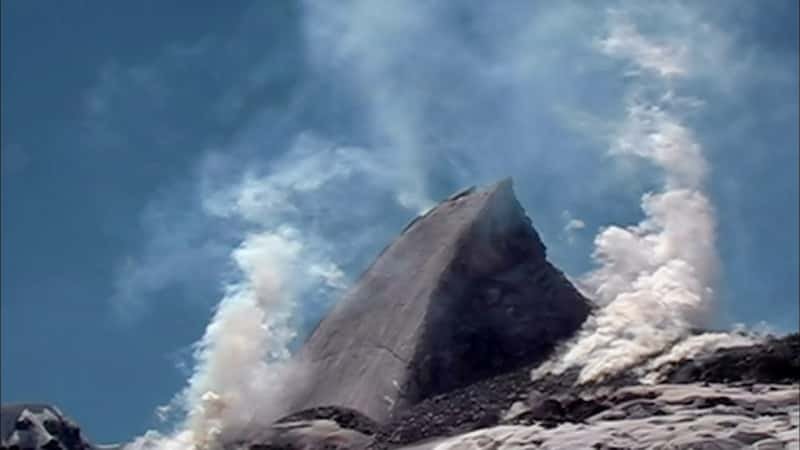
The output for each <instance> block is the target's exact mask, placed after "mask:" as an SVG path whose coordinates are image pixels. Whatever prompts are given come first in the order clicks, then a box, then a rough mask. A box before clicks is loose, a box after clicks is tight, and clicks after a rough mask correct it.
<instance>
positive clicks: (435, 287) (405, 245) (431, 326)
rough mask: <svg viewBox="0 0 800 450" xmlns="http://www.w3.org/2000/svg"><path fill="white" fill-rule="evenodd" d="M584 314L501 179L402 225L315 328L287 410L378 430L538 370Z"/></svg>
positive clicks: (582, 304) (577, 297) (584, 302)
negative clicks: (354, 419)
mask: <svg viewBox="0 0 800 450" xmlns="http://www.w3.org/2000/svg"><path fill="white" fill-rule="evenodd" d="M590 310H591V305H590V303H589V302H588V301H587V300H586V299H585V298H584V297H583V296H581V294H580V293H579V292H578V291H577V290H576V289H575V288H574V287H573V286H572V285H571V284H570V282H569V281H568V280H567V279H566V277H565V276H564V275H563V274H562V273H561V272H560V271H559V270H558V269H556V268H555V267H554V266H553V265H551V264H550V263H549V262H548V261H547V257H546V252H545V246H544V245H543V244H542V242H541V240H540V239H539V236H538V234H537V232H536V230H534V229H533V227H532V226H531V221H530V219H529V218H528V217H527V216H526V215H525V212H524V210H523V209H522V207H521V206H520V204H519V202H518V201H517V200H516V198H515V197H514V193H513V189H512V184H511V180H510V179H506V180H503V181H501V182H499V183H497V184H495V185H492V186H489V187H487V188H485V189H481V190H474V189H468V190H465V191H462V192H460V193H458V194H455V195H454V196H452V197H451V198H449V199H448V200H446V201H444V202H443V203H441V204H440V205H438V206H437V207H436V208H434V209H433V210H431V211H429V212H428V213H426V214H425V215H424V216H421V217H418V218H417V219H415V220H414V221H412V223H410V224H409V225H408V226H407V227H406V229H405V230H404V232H403V233H402V235H401V236H400V237H399V238H398V239H397V240H396V241H395V242H394V243H392V244H391V245H390V246H389V247H388V248H386V249H385V250H384V252H383V253H382V254H381V255H380V256H379V257H378V259H377V260H376V261H375V262H374V263H373V264H372V266H371V267H370V268H369V269H368V270H367V271H366V272H365V273H364V274H363V275H362V276H361V278H360V280H359V282H358V283H357V284H356V286H355V287H354V288H353V289H352V290H351V291H350V292H349V293H348V294H347V295H346V296H345V298H344V299H343V300H342V301H340V302H339V303H338V304H337V306H336V307H335V308H334V310H333V311H332V312H331V313H330V314H329V315H328V316H327V317H326V318H325V319H324V320H323V321H322V322H321V323H320V324H319V325H318V327H317V328H316V330H315V331H314V332H313V334H312V335H311V336H310V338H309V339H308V341H307V342H306V344H305V346H304V348H303V351H302V358H303V359H304V360H305V361H306V362H307V363H308V364H309V365H310V368H311V369H310V372H311V374H312V381H311V383H310V385H311V387H310V389H309V391H308V392H307V393H306V394H305V395H304V396H301V397H300V399H299V401H298V403H297V405H296V408H295V409H307V408H312V407H317V406H326V405H337V406H343V407H348V408H353V409H356V410H359V411H361V412H362V413H364V414H366V415H367V416H369V417H371V418H372V419H374V420H375V421H377V422H379V423H382V422H385V421H387V420H388V419H389V418H390V417H391V416H393V415H396V414H399V413H402V411H404V410H406V409H408V408H409V407H411V406H412V405H414V404H417V403H419V402H420V401H422V400H424V399H426V398H430V397H433V396H435V395H437V394H441V393H445V392H449V391H452V390H454V389H457V388H460V387H463V386H467V385H469V384H471V383H474V382H476V381H479V380H482V379H486V378H488V377H491V376H493V375H497V374H500V373H504V372H508V371H510V370H513V369H516V368H518V367H521V366H523V365H526V364H530V363H532V362H537V361H541V360H542V359H544V358H546V357H547V356H548V355H549V353H550V352H551V351H552V350H553V348H554V346H555V345H556V344H557V343H559V342H560V341H562V340H563V339H565V338H568V337H570V336H571V335H572V334H573V333H574V332H575V331H576V330H577V329H578V328H579V327H580V326H581V324H582V323H583V321H584V320H585V319H586V317H587V315H588V314H589V312H590Z"/></svg>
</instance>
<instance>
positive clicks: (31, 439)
mask: <svg viewBox="0 0 800 450" xmlns="http://www.w3.org/2000/svg"><path fill="white" fill-rule="evenodd" d="M0 442H2V445H0V448H3V449H6V448H7V449H15V448H16V449H20V450H27V449H31V450H39V449H44V450H93V449H94V447H92V445H91V444H89V443H88V442H86V441H85V440H84V438H83V436H82V435H81V429H80V427H78V425H77V424H76V423H75V422H73V421H72V420H70V419H69V418H68V417H66V416H64V415H63V414H62V413H61V411H59V409H58V408H56V407H54V406H52V405H47V404H40V403H20V404H9V405H3V406H2V408H0Z"/></svg>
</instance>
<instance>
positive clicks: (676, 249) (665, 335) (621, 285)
mask: <svg viewBox="0 0 800 450" xmlns="http://www.w3.org/2000/svg"><path fill="white" fill-rule="evenodd" d="M623 38H624V39H623ZM600 48H601V50H602V51H603V52H605V53H607V54H609V55H612V56H620V57H623V58H627V59H630V60H632V62H633V63H634V64H636V65H637V66H639V68H640V69H642V70H645V71H649V72H651V73H653V74H654V75H655V76H657V77H659V78H672V77H676V76H680V75H684V74H685V73H686V70H685V68H684V67H683V66H682V65H681V59H680V58H678V57H677V55H680V54H681V51H682V50H681V49H670V48H669V47H665V46H660V45H656V44H654V43H652V42H650V41H649V40H648V39H646V38H645V37H644V36H642V35H640V34H639V33H638V32H637V31H636V28H635V27H634V26H633V25H632V24H631V23H629V22H627V21H625V20H622V18H621V17H620V16H619V15H612V24H611V31H610V33H609V37H608V38H607V39H605V40H602V41H601V45H600ZM659 78H657V80H658V79H659ZM665 99H666V100H672V99H674V95H673V94H672V93H671V91H669V92H668V95H665V96H664V97H662V100H661V101H654V102H648V101H647V100H646V98H645V97H640V96H634V98H633V100H631V102H630V104H629V107H628V110H627V117H626V120H625V121H624V123H623V125H622V126H621V127H620V129H619V132H618V133H617V135H616V136H615V138H614V139H613V142H612V147H611V154H612V155H615V156H620V157H625V156H628V155H635V156H638V157H641V158H644V159H646V160H648V161H650V162H651V163H653V164H655V165H656V166H657V167H659V168H660V169H662V170H663V172H664V174H665V183H664V187H663V190H662V191H661V192H656V193H647V194H645V195H644V196H643V197H642V204H641V206H642V211H643V213H644V215H645V218H644V219H643V220H642V221H641V222H640V223H639V224H637V225H633V226H628V227H620V226H609V227H607V228H605V229H604V230H602V231H601V232H600V233H599V234H598V235H597V236H596V238H595V250H594V253H593V257H594V259H595V261H597V263H598V265H599V267H598V268H597V269H595V270H594V271H592V272H590V273H589V274H587V275H586V276H584V277H583V279H582V280H581V288H582V290H584V292H585V293H586V294H587V296H589V297H590V298H592V299H593V300H595V301H596V302H597V303H598V304H599V305H600V306H601V309H600V310H599V311H598V312H597V313H596V314H595V315H594V316H592V317H590V318H589V319H588V320H587V322H586V324H585V325H584V327H583V329H582V330H581V332H580V333H579V335H578V336H577V337H576V339H575V340H574V341H573V342H571V343H570V344H569V345H568V346H567V347H566V349H565V351H564V353H563V354H561V355H560V356H559V358H557V359H555V360H554V361H552V362H550V363H548V364H545V365H543V366H542V367H540V368H539V369H537V370H536V371H534V374H533V376H534V377H538V376H541V375H542V374H545V373H548V372H551V373H561V372H563V371H564V370H566V369H567V368H569V367H581V372H580V375H579V379H578V382H579V383H585V382H588V381H595V380H599V379H602V378H604V377H607V376H609V375H612V374H615V373H618V372H620V371H621V370H624V369H628V368H631V367H633V366H636V365H638V364H640V363H641V362H643V361H644V360H645V359H646V358H648V357H651V356H654V355H656V354H659V353H661V352H662V351H664V349H665V348H667V347H668V346H670V345H673V344H674V343H676V342H678V341H680V340H681V339H683V338H685V337H686V336H687V335H688V333H689V332H690V331H691V329H692V328H698V327H703V326H705V325H707V321H708V319H709V313H710V312H711V310H712V307H713V300H714V291H713V285H714V279H715V276H716V272H717V268H718V261H717V255H716V251H715V240H716V234H715V227H716V223H715V215H714V209H713V206H712V204H711V202H710V201H709V199H708V197H707V196H706V195H705V194H704V193H703V182H704V179H705V177H706V176H707V173H708V163H707V162H706V160H705V158H704V157H703V154H702V149H701V146H700V144H699V143H698V142H697V141H696V139H695V138H694V136H693V133H692V131H691V130H690V129H689V128H687V127H686V126H685V125H684V124H683V123H682V122H681V121H680V120H679V119H678V117H676V115H675V114H674V113H672V112H671V111H670V110H669V109H668V103H667V102H665V101H664V100H665ZM718 342H719V339H717V338H715V339H694V340H692V341H687V342H685V343H684V344H683V345H682V347H681V350H680V351H678V352H671V353H668V354H667V355H666V356H665V358H672V357H680V356H682V355H685V354H690V353H694V352H698V351H700V348H701V347H703V346H705V345H716V344H718ZM662 362H666V360H665V361H662Z"/></svg>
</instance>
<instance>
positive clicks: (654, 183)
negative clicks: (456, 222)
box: [0, 0, 799, 441]
mask: <svg viewBox="0 0 800 450" xmlns="http://www.w3.org/2000/svg"><path fill="white" fill-rule="evenodd" d="M724 4H725V7H722V8H720V7H719V6H720V4H719V3H716V2H709V3H702V4H700V3H697V2H686V3H681V2H665V3H663V5H661V6H659V7H658V8H655V9H651V10H646V9H644V8H643V7H642V6H641V4H640V3H638V2H606V3H600V2H594V3H592V4H591V6H589V5H588V4H586V3H583V2H527V1H521V2H514V1H509V2H503V3H502V4H497V5H496V6H487V5H486V4H485V2H472V1H467V2H461V3H460V4H459V6H457V7H456V6H444V4H440V5H437V4H436V3H435V2H420V3H419V4H418V5H416V7H415V8H413V9H412V8H409V7H408V6H407V5H406V6H403V5H400V4H398V3H395V2H385V3H381V7H377V6H375V4H374V3H373V4H371V3H369V2H364V1H354V2H345V3H344V4H342V5H341V6H337V7H335V8H334V7H333V5H332V3H330V2H289V1H287V2H240V1H229V2H224V4H223V3H221V2H191V4H189V3H183V2H172V3H164V2H135V3H124V4H123V3H115V4H113V5H111V4H110V3H108V2H81V3H75V4H70V5H66V4H64V5H61V4H56V3H53V4H48V5H44V4H43V3H34V2H23V1H7V2H3V3H2V140H1V141H0V143H1V145H2V262H3V264H2V283H1V285H2V288H1V289H2V399H3V401H4V402H8V401H48V402H54V403H56V404H58V405H59V406H61V407H62V408H63V409H64V410H65V411H67V412H68V414H70V415H72V416H74V417H75V418H76V419H77V420H78V421H79V422H81V423H82V424H83V426H84V428H85V429H86V430H87V432H88V433H89V434H90V436H92V437H93V438H94V439H95V440H98V441H118V440H128V439H131V438H132V437H134V436H137V435H139V434H141V433H143V432H144V431H145V430H146V429H148V428H152V427H154V426H156V425H157V421H156V418H155V415H154V411H155V409H156V407H157V406H158V405H163V404H165V403H167V402H168V401H169V400H170V399H171V398H172V397H173V395H175V394H176V393H177V392H179V391H180V390H181V389H182V388H183V386H184V385H185V383H186V379H187V376H188V375H189V374H190V373H191V352H192V344H193V343H194V342H196V341H197V340H198V339H199V338H200V337H201V336H202V335H203V332H204V329H205V327H206V324H207V323H208V321H209V319H210V317H211V314H212V310H213V308H214V306H215V305H216V304H217V302H218V301H219V299H220V298H222V296H223V295H224V292H225V289H226V286H230V285H231V283H235V282H236V280H237V279H238V277H239V276H240V275H239V273H238V272H239V271H241V264H238V265H237V263H235V262H233V261H239V260H236V253H233V252H235V249H237V248H239V249H241V248H242V245H243V243H246V242H248V239H249V237H252V236H254V234H256V233H259V232H262V231H264V230H291V233H294V234H293V236H296V237H297V239H298V240H299V241H301V242H303V243H304V244H303V250H302V252H303V255H304V258H307V259H306V260H307V261H313V262H314V263H313V264H310V265H308V266H306V269H307V268H308V267H313V268H314V270H313V271H312V273H311V275H309V276H313V277H317V278H320V279H325V280H328V281H329V282H328V283H323V284H324V285H325V286H327V288H325V289H322V288H318V287H307V288H304V290H302V292H303V295H304V301H303V302H301V303H300V305H301V306H300V308H299V309H298V310H297V311H295V312H294V314H293V318H292V319H291V320H292V324H294V325H295V327H296V329H297V330H298V333H299V334H300V335H301V336H302V334H303V331H304V330H307V329H308V328H309V327H310V326H311V325H313V323H315V321H316V320H318V319H319V317H320V316H321V315H322V314H323V312H324V311H325V310H326V308H327V307H329V306H330V304H331V302H332V301H333V299H335V298H336V296H337V295H338V293H339V292H341V290H342V289H343V288H344V286H345V285H346V284H347V283H348V282H350V281H352V279H353V278H355V277H357V276H358V274H359V272H360V271H361V270H363V268H365V267H366V265H367V264H368V263H369V261H370V260H371V259H372V258H373V257H374V256H375V255H376V254H377V253H378V252H379V251H380V249H381V248H382V247H383V246H384V245H386V244H387V243H388V242H389V240H390V239H391V238H392V237H393V236H394V235H395V234H396V233H397V232H398V231H399V230H400V229H402V227H403V225H404V224H405V223H406V222H407V221H408V220H409V219H410V218H411V217H413V216H414V215H415V214H416V213H417V212H419V211H420V210H422V209H424V208H425V207H426V206H428V205H429V204H430V202H431V201H434V200H436V199H440V198H442V197H444V196H446V195H448V194H449V193H450V192H452V191H454V190H456V189H458V188H460V187H462V186H465V185H470V184H481V183H487V182H491V181H494V180H496V179H498V178H500V177H504V176H508V175H510V176H513V177H514V178H515V189H516V191H517V194H518V197H519V198H520V200H521V202H522V203H523V205H524V206H525V207H526V209H527V210H528V212H529V215H530V216H531V217H532V219H533V222H534V224H535V226H536V227H537V229H538V230H539V231H540V233H541V234H542V237H543V239H544V240H545V243H546V245H547V246H548V249H549V253H550V255H551V257H552V259H553V260H554V261H555V262H556V263H557V264H558V265H559V266H560V267H562V268H563V269H564V270H565V271H566V272H567V273H568V274H570V276H573V277H578V276H580V275H581V274H583V273H585V272H587V271H588V270H589V269H591V268H592V267H593V262H592V258H591V254H592V250H593V238H594V237H595V235H597V233H598V231H600V230H601V229H602V227H605V226H608V225H611V224H618V225H632V224H635V223H637V222H639V221H640V220H641V219H642V211H641V209H640V197H641V196H642V194H644V193H646V192H648V191H651V190H654V189H658V188H659V186H660V185H661V184H662V182H663V174H662V173H661V172H660V171H659V170H657V168H655V167H653V166H652V165H648V164H647V163H646V162H644V163H643V162H642V161H637V160H629V159H625V158H623V159H619V158H613V157H609V149H610V148H612V147H613V142H614V139H615V136H618V135H619V133H620V129H622V128H624V125H625V124H626V123H628V122H626V117H627V116H626V114H628V113H627V111H628V109H627V108H628V107H629V106H630V105H631V103H634V104H635V103H636V102H637V101H638V100H637V99H640V98H645V99H648V101H649V102H651V103H653V102H654V103H656V104H658V105H660V107H662V108H665V109H669V111H670V114H672V115H673V116H675V117H677V119H678V120H679V121H680V123H682V124H683V125H685V127H686V128H687V129H690V130H691V132H692V136H693V142H696V143H697V144H698V145H699V146H700V147H701V148H702V152H703V155H704V157H705V160H707V162H708V167H709V173H708V175H707V177H706V179H705V181H704V189H705V191H706V192H707V195H708V197H709V199H710V200H711V203H712V204H713V206H714V210H715V217H716V222H717V224H718V226H717V246H716V250H717V253H718V255H719V259H720V261H721V264H720V265H719V273H718V277H717V278H718V279H717V284H716V292H717V295H716V301H717V309H716V311H715V320H714V325H715V326H720V327H724V326H730V325H731V324H733V323H745V324H748V325H751V326H757V325H759V324H760V323H762V322H763V323H766V324H767V325H768V326H770V327H772V328H773V329H775V330H778V331H781V332H786V331H790V330H796V329H797V317H798V282H797V280H798V203H799V201H798V129H797V123H798V86H797V77H798V18H797V17H798V10H797V8H798V6H797V2H794V1H791V0H785V1H783V0H765V1H763V2H747V1H733V0H730V1H726V2H724ZM632 30H633V31H632ZM614 33H621V34H619V36H622V37H623V38H624V39H622V42H623V43H622V44H620V45H618V46H617V47H614V48H613V49H610V50H609V48H610V47H609V46H605V47H603V45H602V43H603V42H606V43H608V42H609V41H608V39H609V36H615V34H614ZM604 39H605V41H604ZM604 49H605V50H604ZM651 72H653V73H656V72H657V73H660V76H653V75H652V73H651ZM569 223H572V224H573V225H572V226H568V224H569ZM577 224H580V225H577ZM685 244H686V245H687V246H692V245H696V243H693V242H686V243H685ZM232 257H233V260H232ZM306 269H303V270H306ZM301 272H302V273H306V272H303V271H302V270H301V271H298V273H301ZM298 277H299V276H298ZM334 279H335V280H334ZM331 280H334V281H335V282H334V281H331Z"/></svg>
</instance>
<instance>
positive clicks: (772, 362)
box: [666, 333, 800, 383]
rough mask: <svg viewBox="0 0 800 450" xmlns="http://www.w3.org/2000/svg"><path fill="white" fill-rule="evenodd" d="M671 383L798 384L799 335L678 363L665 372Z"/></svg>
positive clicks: (799, 372) (799, 379) (727, 349)
mask: <svg viewBox="0 0 800 450" xmlns="http://www.w3.org/2000/svg"><path fill="white" fill-rule="evenodd" d="M666 379H667V381H668V382H670V383H691V382H694V381H708V382H713V383H720V382H722V383H733V382H755V381H758V382H760V383H793V382H798V381H800V333H794V334H790V335H788V336H784V337H782V338H774V339H770V340H768V341H766V342H764V343H761V344H757V345H753V346H744V347H731V348H725V349H720V350H717V351H716V352H714V353H713V354H711V355H708V356H705V357H701V358H697V359H692V360H684V361H680V362H679V363H677V364H674V365H673V367H672V368H671V369H670V370H669V371H668V373H667V376H666Z"/></svg>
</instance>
